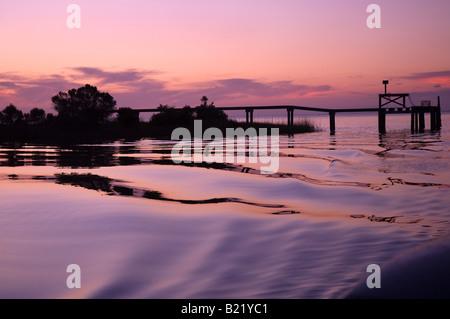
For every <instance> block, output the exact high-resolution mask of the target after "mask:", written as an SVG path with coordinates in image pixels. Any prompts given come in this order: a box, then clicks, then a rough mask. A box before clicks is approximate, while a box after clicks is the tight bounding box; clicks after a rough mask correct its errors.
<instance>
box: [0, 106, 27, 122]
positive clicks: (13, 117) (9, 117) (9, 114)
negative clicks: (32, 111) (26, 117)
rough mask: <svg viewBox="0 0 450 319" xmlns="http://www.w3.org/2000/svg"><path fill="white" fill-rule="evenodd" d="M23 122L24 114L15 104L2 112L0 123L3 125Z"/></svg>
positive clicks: (0, 113)
mask: <svg viewBox="0 0 450 319" xmlns="http://www.w3.org/2000/svg"><path fill="white" fill-rule="evenodd" d="M22 120H23V113H22V111H20V110H19V109H17V107H16V106H15V105H13V104H10V105H8V106H7V107H5V108H4V109H3V111H2V112H0V123H1V124H3V125H15V124H19V123H20V122H22Z"/></svg>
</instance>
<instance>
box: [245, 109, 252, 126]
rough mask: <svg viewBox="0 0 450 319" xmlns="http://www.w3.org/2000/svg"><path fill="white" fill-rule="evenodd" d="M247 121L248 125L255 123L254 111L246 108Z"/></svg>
mask: <svg viewBox="0 0 450 319" xmlns="http://www.w3.org/2000/svg"><path fill="white" fill-rule="evenodd" d="M245 119H246V122H247V123H253V109H252V108H246V109H245Z"/></svg>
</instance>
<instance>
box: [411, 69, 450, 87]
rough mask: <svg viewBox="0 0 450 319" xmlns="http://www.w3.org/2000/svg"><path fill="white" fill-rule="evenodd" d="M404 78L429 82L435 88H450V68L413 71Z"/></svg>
mask: <svg viewBox="0 0 450 319" xmlns="http://www.w3.org/2000/svg"><path fill="white" fill-rule="evenodd" d="M403 78H404V79H410V80H418V81H421V82H424V83H428V84H431V85H433V87H434V88H450V70H445V71H434V72H422V73H413V74H411V75H409V76H406V77H403Z"/></svg>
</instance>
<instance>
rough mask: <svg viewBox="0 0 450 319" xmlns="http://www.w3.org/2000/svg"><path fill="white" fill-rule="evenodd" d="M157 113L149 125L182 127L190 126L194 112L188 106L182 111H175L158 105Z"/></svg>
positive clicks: (166, 106)
mask: <svg viewBox="0 0 450 319" xmlns="http://www.w3.org/2000/svg"><path fill="white" fill-rule="evenodd" d="M158 111H159V113H156V114H154V115H153V116H152V118H151V119H150V123H152V124H155V125H171V126H183V125H189V124H192V123H193V120H194V117H193V113H194V110H193V109H192V108H191V107H190V106H189V105H186V106H185V107H183V108H182V109H175V108H173V107H169V106H168V105H162V104H160V105H159V107H158Z"/></svg>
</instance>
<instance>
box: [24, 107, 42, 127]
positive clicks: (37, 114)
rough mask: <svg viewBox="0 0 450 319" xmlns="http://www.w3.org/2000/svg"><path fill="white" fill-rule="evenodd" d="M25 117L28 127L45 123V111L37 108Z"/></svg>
mask: <svg viewBox="0 0 450 319" xmlns="http://www.w3.org/2000/svg"><path fill="white" fill-rule="evenodd" d="M24 117H25V122H26V123H27V124H28V125H40V124H42V123H44V121H45V110H43V109H38V108H37V107H35V108H33V109H32V110H31V111H30V113H26V114H25V116H24Z"/></svg>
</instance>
